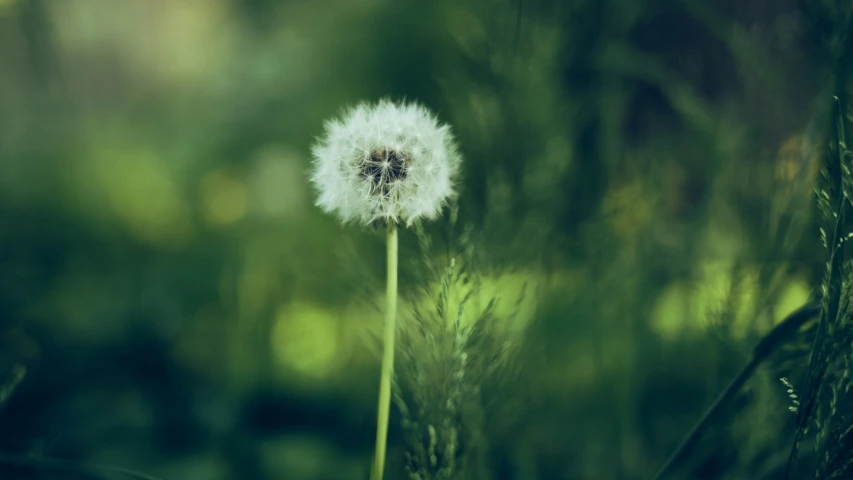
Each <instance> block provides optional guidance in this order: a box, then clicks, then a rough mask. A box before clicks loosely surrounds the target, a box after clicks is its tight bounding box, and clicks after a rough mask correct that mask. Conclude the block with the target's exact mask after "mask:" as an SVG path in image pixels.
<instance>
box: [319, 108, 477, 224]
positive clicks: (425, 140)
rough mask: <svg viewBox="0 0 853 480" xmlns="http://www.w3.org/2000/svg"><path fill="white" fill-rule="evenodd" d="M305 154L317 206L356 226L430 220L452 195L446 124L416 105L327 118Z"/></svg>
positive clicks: (452, 158) (452, 159)
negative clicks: (310, 156)
mask: <svg viewBox="0 0 853 480" xmlns="http://www.w3.org/2000/svg"><path fill="white" fill-rule="evenodd" d="M313 157H314V158H313V169H312V172H311V182H312V183H313V184H314V186H315V188H316V189H317V191H318V193H319V196H318V198H317V202H316V203H317V205H318V206H319V207H320V208H322V209H323V210H324V211H326V212H328V213H333V214H335V215H336V216H338V217H339V218H340V219H341V220H342V221H343V223H349V222H360V223H362V224H364V225H367V224H370V223H373V222H376V221H380V222H385V223H405V224H406V225H411V224H412V222H414V221H415V220H416V219H418V218H426V219H434V218H436V217H437V216H438V215H439V213H440V212H441V209H442V207H443V206H444V204H445V203H446V202H447V200H448V199H449V198H450V197H451V196H452V195H454V182H455V180H456V176H457V175H458V171H459V164H460V157H459V153H458V150H457V147H456V142H455V140H454V138H453V134H452V133H451V131H450V127H448V126H447V125H443V124H440V123H439V122H438V121H437V120H436V118H435V116H433V114H432V113H430V112H429V110H427V109H426V108H424V107H422V106H420V105H418V104H417V103H399V104H398V103H393V102H391V101H389V100H382V101H380V102H378V103H377V104H375V105H370V104H366V103H362V104H359V105H357V106H355V107H354V108H351V109H349V110H348V111H346V112H344V114H343V115H342V116H341V118H336V119H333V120H330V121H328V122H327V123H326V132H325V136H324V137H323V138H321V139H320V140H319V141H318V142H317V143H316V144H315V145H314V148H313Z"/></svg>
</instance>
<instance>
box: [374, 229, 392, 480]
mask: <svg viewBox="0 0 853 480" xmlns="http://www.w3.org/2000/svg"><path fill="white" fill-rule="evenodd" d="M387 237H388V260H387V262H388V273H387V275H388V283H387V287H386V291H385V295H386V299H385V300H386V303H385V334H384V337H383V342H382V376H381V377H380V379H379V412H378V413H377V418H376V453H375V456H374V458H373V470H372V472H371V475H370V478H371V480H382V474H383V472H384V470H385V450H386V447H387V444H388V416H389V414H390V411H391V376H392V375H393V372H394V330H395V328H396V326H395V323H396V317H397V225H396V224H395V223H394V222H388V233H387Z"/></svg>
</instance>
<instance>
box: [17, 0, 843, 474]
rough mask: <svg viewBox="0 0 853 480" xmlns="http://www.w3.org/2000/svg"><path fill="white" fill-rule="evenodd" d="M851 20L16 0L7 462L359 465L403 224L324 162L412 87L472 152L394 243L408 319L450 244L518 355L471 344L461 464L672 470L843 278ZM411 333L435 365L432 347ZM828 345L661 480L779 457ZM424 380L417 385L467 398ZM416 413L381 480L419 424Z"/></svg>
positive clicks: (457, 6) (629, 6) (578, 7)
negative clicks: (673, 460)
mask: <svg viewBox="0 0 853 480" xmlns="http://www.w3.org/2000/svg"><path fill="white" fill-rule="evenodd" d="M850 11H851V9H850V7H849V6H847V4H846V2H843V1H840V0H839V1H835V0H821V1H813V2H797V1H795V0H772V1H771V0H766V1H765V0H749V1H744V0H722V1H710V0H644V1H638V0H562V1H561V0H434V1H414V0H413V1H390V0H357V1H356V0H313V1H307V0H302V1H300V0H292V1H272V0H205V1H201V0H181V1H167V0H123V1H116V0H0V342H2V346H0V378H2V379H4V380H3V381H2V382H0V385H4V387H3V388H2V390H0V408H2V410H0V452H3V453H2V454H0V462H1V463H0V477H2V478H15V479H18V478H20V479H29V478H39V479H41V478H63V479H76V478H93V477H92V475H94V473H91V472H90V473H85V472H83V471H82V469H81V468H80V467H81V465H82V464H81V463H76V462H82V463H85V464H86V465H91V464H98V465H115V466H121V467H127V468H133V469H135V470H139V471H143V472H146V474H149V475H151V476H154V477H157V478H162V479H190V478H191V479H198V480H219V479H222V480H225V479H259V480H260V479H267V478H269V479H273V478H275V479H284V478H286V479H293V480H302V479H305V480H309V479H312V480H315V479H316V480H320V479H330V480H331V479H334V480H347V479H362V478H366V474H367V471H368V467H369V462H370V456H371V449H372V441H373V435H374V433H373V429H374V428H375V424H374V421H375V409H376V405H375V392H376V388H377V383H378V379H379V360H378V357H377V356H376V354H375V348H374V342H373V341H372V336H371V334H370V332H371V331H372V330H375V329H376V325H377V324H378V323H379V322H381V318H382V317H381V314H378V313H377V312H376V310H375V307H374V304H377V303H378V304H381V302H379V300H380V299H381V295H382V293H383V287H382V282H383V274H384V265H383V262H384V243H383V238H382V235H381V234H379V233H376V232H373V231H370V230H364V231H362V230H358V229H356V228H341V227H340V226H339V225H338V224H337V223H336V222H335V220H334V218H332V217H330V216H327V215H323V214H321V213H320V212H319V210H318V209H317V208H315V207H314V206H313V195H314V194H313V192H312V191H311V190H310V189H309V186H308V184H307V181H306V171H307V168H308V163H309V160H310V159H309V154H310V145H311V143H312V142H313V138H314V137H315V136H317V135H319V134H321V132H322V125H323V121H324V119H326V118H327V117H329V116H331V115H334V114H336V113H337V112H338V111H339V109H340V108H341V107H342V106H345V105H347V104H353V103H355V102H357V101H360V100H376V99H378V98H381V97H385V96H390V97H392V98H397V99H400V98H408V99H417V100H419V101H421V102H423V103H424V104H426V105H427V106H429V107H430V108H432V109H433V110H435V111H436V112H438V115H439V117H440V118H441V120H442V121H445V122H448V123H450V124H451V125H453V127H454V131H455V132H456V135H457V137H458V139H459V141H460V144H461V148H462V153H463V155H464V159H465V160H464V162H465V163H464V178H463V181H462V185H461V196H460V199H459V205H458V221H457V222H455V223H454V222H451V221H450V217H451V215H446V216H445V219H444V220H442V221H440V222H436V223H434V224H429V225H426V226H425V228H426V231H425V232H424V233H423V235H421V237H422V238H420V239H419V238H418V235H416V232H414V231H411V230H410V231H406V232H403V233H402V236H401V258H402V259H403V260H402V263H401V273H400V275H401V277H400V278H401V294H402V295H403V296H404V298H405V299H406V300H405V301H404V303H403V304H402V305H401V312H402V313H401V315H402V317H401V318H402V320H401V321H402V322H404V323H405V322H406V321H409V322H413V321H414V322H418V321H420V322H423V321H425V320H424V318H425V317H423V316H420V317H418V316H416V315H415V314H414V312H415V310H416V309H415V307H414V306H415V305H420V304H419V303H418V302H421V301H423V302H426V303H425V304H426V305H428V304H430V302H433V301H434V300H435V299H434V297H435V295H437V293H436V292H439V291H440V290H441V287H440V285H441V284H440V279H437V278H434V277H430V276H429V275H430V274H431V273H430V272H431V271H430V269H429V268H427V266H429V265H433V266H434V267H435V271H437V272H439V277H441V275H443V273H442V272H445V268H446V267H447V266H448V265H449V263H450V258H453V259H454V262H455V261H456V259H457V258H458V259H459V265H466V268H470V269H471V271H472V272H474V271H476V277H477V278H478V280H477V281H476V282H475V283H476V285H478V289H477V290H476V292H475V295H473V296H472V297H471V299H470V303H467V304H466V305H467V306H466V308H467V309H468V310H469V311H471V312H475V313H477V312H482V311H483V310H484V309H487V305H488V302H489V300H490V299H492V298H496V299H497V303H496V304H494V305H493V307H492V308H491V309H487V310H488V311H487V313H489V315H486V317H487V318H485V319H481V320H482V322H487V321H488V322H495V321H496V320H493V319H494V318H497V319H503V320H504V322H503V323H502V324H501V325H502V326H501V327H500V328H493V327H491V326H487V327H484V328H486V329H487V330H488V332H491V333H489V334H488V335H486V336H487V337H489V335H490V337H489V338H492V339H493V340H494V339H495V338H498V339H500V340H501V341H500V342H497V343H494V342H493V343H494V344H489V345H486V343H488V342H486V343H483V342H480V341H479V340H478V341H477V342H474V341H472V342H471V343H466V345H467V346H466V348H468V350H467V357H466V358H470V359H480V361H479V363H477V362H474V363H475V364H474V366H472V367H471V370H470V371H467V372H466V374H467V375H468V376H467V377H465V379H466V380H465V382H467V383H465V382H462V383H459V382H457V384H454V385H457V387H454V388H457V389H463V387H462V386H459V385H463V386H464V385H467V386H469V387H470V386H476V388H473V387H471V388H470V389H469V388H468V387H465V388H464V389H463V390H465V391H466V392H469V393H470V392H474V393H476V398H477V400H476V402H475V403H476V406H477V408H476V409H472V408H468V407H464V406H460V407H459V411H460V412H462V413H459V412H456V413H454V414H453V415H452V416H451V417H450V418H451V420H452V421H451V423H453V425H457V426H458V427H459V428H460V429H462V430H465V431H467V432H468V434H467V436H466V437H465V438H466V440H465V442H463V443H460V444H459V445H458V452H457V453H454V455H457V456H459V458H463V457H464V458H465V459H467V460H466V463H465V465H466V467H465V468H466V469H467V470H466V472H467V473H465V474H464V475H465V476H464V477H463V476H462V475H463V474H461V473H460V474H458V475H457V477H456V478H484V479H485V478H489V479H492V478H493V479H513V480H515V479H518V480H534V479H548V480H550V479H592V480H599V479H600V480H607V479H634V478H648V477H649V476H651V475H652V474H653V473H654V471H655V470H656V468H657V467H658V466H660V464H661V463H662V462H663V461H664V459H665V458H666V457H667V455H668V454H669V452H670V451H671V450H672V449H673V448H674V447H675V445H676V444H677V443H678V441H679V439H680V438H681V437H682V435H683V434H684V433H685V432H686V431H687V430H689V428H690V426H691V425H692V424H693V423H694V422H695V421H696V420H697V419H698V418H699V416H700V415H701V413H702V411H703V410H704V408H705V407H706V406H707V405H708V404H709V403H710V402H711V401H712V399H713V398H714V397H715V396H716V395H717V393H719V392H720V391H721V390H722V389H723V388H724V386H725V385H726V384H727V383H728V381H729V379H730V378H731V377H732V376H734V375H735V374H736V372H737V371H738V370H739V369H740V368H741V367H742V366H743V365H744V364H746V363H747V361H748V360H749V358H750V356H751V352H752V348H753V346H754V345H755V344H756V342H757V341H758V339H759V338H760V337H761V335H763V334H764V333H766V332H767V331H768V330H769V329H770V328H771V327H772V326H773V325H774V324H776V323H778V322H779V321H780V320H781V319H782V318H783V317H784V316H785V315H787V314H788V313H790V312H791V311H793V310H794V309H796V308H797V307H799V306H801V305H802V304H804V303H806V302H808V301H809V300H810V299H814V298H817V297H818V295H819V293H820V286H821V282H822V281H823V276H824V272H825V268H826V249H825V248H824V247H823V246H822V245H821V243H820V235H819V230H818V227H819V225H823V223H822V219H821V217H820V215H819V214H818V209H817V208H816V206H817V202H816V200H815V195H814V189H815V188H816V187H817V186H818V182H819V179H820V176H819V171H820V168H821V167H822V165H823V162H824V157H825V155H826V153H827V151H826V148H825V146H826V145H827V144H828V142H829V140H830V139H831V138H832V135H834V134H835V131H834V129H833V128H830V125H833V126H834V123H833V120H832V118H834V117H832V115H830V113H831V112H832V109H833V102H832V96H833V95H836V96H839V97H840V100H841V101H842V103H845V102H846V94H847V91H848V82H847V80H846V76H845V75H844V68H843V67H844V66H845V65H848V64H849V63H850V60H851V53H850V52H851V51H853V49H851V48H850V47H849V45H848V44H849V43H850V42H851V41H850V40H849V35H848V32H849V27H850V23H849V19H850ZM848 131H850V129H849V128H848ZM448 232H453V233H452V234H451V235H448V234H447V233H448ZM466 232H467V233H466ZM380 233H381V232H380ZM424 237H425V238H428V239H430V240H429V242H426V241H425V240H424ZM466 252H467V253H466ZM463 259H464V261H463ZM454 264H455V263H454ZM436 281H437V282H439V283H437V284H436V283H430V282H436ZM424 285H427V286H429V285H432V286H433V287H434V288H423V287H424ZM436 285H439V286H436ZM521 292H524V295H523V296H521V299H520V300H518V299H519V296H520V294H521ZM449 298H451V299H450V300H446V301H447V306H448V308H450V307H453V306H458V302H459V300H458V299H457V298H456V297H449ZM454 302H456V303H454ZM475 317H478V315H473V317H472V318H475ZM472 321H473V320H472ZM484 325H485V324H484ZM489 325H491V324H489ZM442 331H443V330H442ZM469 333H470V332H469ZM454 334H455V335H457V336H458V335H460V334H459V332H458V331H457V332H455V333H454ZM465 335H468V333H466V334H465ZM476 335H477V334H474V336H473V337H470V335H469V336H465V337H464V338H465V339H466V342H467V341H468V340H467V339H469V337H470V338H473V339H476V338H477V337H476ZM405 338H406V339H407V341H404V342H402V345H403V348H407V349H408V350H406V351H407V352H409V353H410V355H409V356H408V357H406V356H404V357H401V358H402V360H401V362H402V363H401V366H400V367H399V369H400V370H401V371H402V372H403V373H407V372H408V373H411V372H415V371H417V368H418V367H417V365H424V363H418V360H417V358H425V357H423V356H428V352H429V350H428V349H427V350H424V348H426V347H424V344H423V342H421V341H419V340H418V338H419V337H417V336H414V337H405ZM460 338H461V337H460ZM507 342H509V343H507ZM809 342H810V336H809V334H808V333H805V334H803V335H802V338H798V339H794V340H793V341H792V342H789V344H787V345H786V347H785V348H784V349H783V350H784V351H783V352H782V353H780V354H777V355H775V356H774V357H772V358H771V360H770V362H769V364H768V365H765V366H764V367H762V368H760V369H759V370H758V372H757V373H756V375H755V376H754V377H753V378H752V379H751V380H750V381H749V382H748V383H747V385H746V387H745V388H744V390H743V392H742V394H740V395H739V396H737V397H736V399H735V400H734V401H733V402H732V404H731V405H728V406H727V407H726V409H725V412H724V415H722V416H721V417H720V419H719V420H717V421H716V422H714V424H713V425H712V427H711V428H710V429H709V430H708V431H707V432H706V433H705V435H704V436H703V437H702V439H701V440H700V441H699V443H698V444H697V446H696V447H695V448H694V449H693V451H692V452H691V454H690V455H689V456H688V457H687V459H686V460H685V461H684V462H683V463H682V464H680V465H679V466H678V467H677V468H676V470H675V471H673V474H672V478H692V479H701V478H708V479H711V478H713V479H718V478H727V479H756V480H763V479H776V478H784V472H785V467H786V464H787V461H788V453H789V451H790V450H791V445H792V442H793V439H794V432H795V427H796V423H797V422H796V420H797V419H796V415H793V414H792V413H791V412H790V411H789V410H788V407H789V406H791V400H790V399H789V398H788V394H787V393H786V387H785V386H784V385H782V384H781V383H780V382H779V381H778V378H779V377H782V376H785V377H788V378H789V379H790V380H791V381H792V382H793V384H794V386H799V385H802V384H803V382H804V381H805V380H804V379H805V375H806V369H807V367H808V361H809V349H810V343H809ZM498 344H499V345H505V344H506V345H508V344H512V345H513V346H514V347H513V348H512V349H511V353H506V351H509V350H505V349H503V347H501V348H498V347H496V346H495V345H498ZM430 348H432V347H430ZM435 348H436V349H439V350H440V349H441V348H443V347H440V346H436V347H435ZM453 348H455V347H453ZM453 348H451V347H447V350H446V351H447V352H450V353H449V355H451V356H452V355H457V357H458V355H461V353H460V352H461V350H459V349H457V350H453ZM460 348H461V347H460ZM421 350H424V351H425V352H427V353H423V356H422V357H418V355H419V353H418V352H420V351H421ZM442 351H444V350H442ZM454 352H455V353H454ZM487 353H488V354H489V355H498V356H500V355H504V356H502V357H500V358H501V359H502V360H501V362H502V363H500V365H501V371H500V372H498V373H495V372H493V371H491V370H489V369H488V368H487V366H488V364H487V362H484V361H482V359H483V358H486V357H485V355H486V354H487ZM505 353H506V354H505ZM457 357H453V358H457ZM448 358H449V357H448ZM458 358H461V357H458ZM488 358H492V357H488ZM495 358H497V357H495ZM407 361H409V362H410V363H406V362H407ZM454 365H455V364H454ZM477 365H479V366H477ZM412 378H414V380H415V381H414V382H409V383H405V382H403V386H404V390H403V391H402V392H401V394H402V397H405V400H407V403H406V404H407V405H409V404H412V398H413V397H412V395H416V394H418V388H421V389H423V390H422V392H433V391H438V390H437V389H441V388H444V387H445V386H446V383H442V382H445V380H442V379H443V378H444V377H441V376H437V377H435V378H433V377H429V376H428V375H427V376H421V377H417V376H414V377H412ZM418 379H420V380H421V381H422V383H421V384H419V383H418V382H417V380H418ZM424 379H426V380H424ZM430 379H432V380H430ZM423 382H426V383H423ZM429 382H433V383H429ZM418 385H421V386H420V387H418ZM459 391H462V390H459ZM422 392H421V393H422ZM402 397H401V399H403V398H402ZM454 398H455V397H454ZM460 398H461V397H460ZM466 398H467V397H466ZM471 398H473V397H471ZM435 403H436V401H434V400H429V401H427V405H430V404H435ZM460 405H462V404H461V403H460ZM469 407H470V405H469ZM475 410H476V413H471V412H474V411H475ZM413 412H414V410H413ZM410 413H411V412H410ZM414 414H417V412H415V413H414ZM424 415H428V412H427V413H424ZM403 420H404V416H401V415H400V411H399V410H394V411H392V428H391V434H390V435H391V436H390V454H389V467H388V468H389V474H388V478H401V479H402V478H409V476H408V475H407V474H406V473H405V470H404V467H405V463H406V460H405V459H406V455H405V453H406V452H407V451H408V452H409V453H410V454H411V453H412V451H413V450H412V446H411V445H412V444H413V443H412V442H414V444H417V443H418V439H419V438H420V437H418V436H417V435H415V437H414V438H415V440H414V441H412V440H411V438H412V437H410V436H408V435H410V434H411V429H409V430H407V428H404V427H406V426H407V425H409V424H408V423H405V422H404V421H403ZM407 438H408V440H407ZM806 443H810V442H804V446H803V447H802V449H801V450H802V451H801V452H800V454H801V456H802V455H805V456H806V457H808V455H810V453H809V450H808V448H807V446H806V445H805V444H806ZM424 458H426V457H424ZM51 459H53V460H56V459H62V460H65V461H70V462H75V463H74V464H73V465H71V464H65V463H57V462H55V461H53V460H51ZM445 460H447V459H446V458H445V459H443V461H445ZM423 468H428V467H423ZM103 475H107V476H108V475H111V473H109V472H106V473H103ZM103 475H102V476H103ZM109 478H111V477H109ZM116 478H119V477H116ZM435 478H442V477H440V476H436V477H435ZM423 480H426V479H425V478H424V479H423Z"/></svg>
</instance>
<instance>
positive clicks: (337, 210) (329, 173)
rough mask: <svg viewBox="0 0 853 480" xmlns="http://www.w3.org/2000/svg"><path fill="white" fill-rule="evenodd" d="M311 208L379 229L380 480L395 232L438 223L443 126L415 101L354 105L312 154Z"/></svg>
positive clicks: (448, 142)
mask: <svg viewBox="0 0 853 480" xmlns="http://www.w3.org/2000/svg"><path fill="white" fill-rule="evenodd" d="M313 156H314V161H313V170H312V172H311V182H312V183H313V184H314V186H315V188H316V189H317V192H318V194H319V195H318V198H317V202H316V203H317V205H318V206H319V207H320V208H322V209H323V210H324V211H325V212H327V213H333V214H335V215H336V216H337V217H338V218H339V219H340V220H341V221H342V223H344V224H348V223H361V224H362V225H364V226H366V225H371V224H373V225H376V224H377V223H380V224H385V226H386V227H387V233H386V235H387V254H388V255H387V269H388V270H387V290H386V307H385V327H384V334H383V349H382V350H383V354H382V373H381V376H380V382H379V413H378V415H377V425H376V427H377V428H376V451H375V455H374V459H373V467H372V471H371V478H372V479H374V480H382V476H383V471H384V467H385V450H386V444H387V436H388V416H389V412H390V409H391V378H392V375H393V370H394V330H395V320H396V310H397V226H398V225H400V224H405V225H406V226H411V225H412V224H413V223H414V222H415V221H416V220H419V219H434V218H436V217H438V215H439V213H440V212H441V209H442V207H443V206H444V204H445V203H446V202H447V200H448V199H449V198H450V197H451V196H452V195H454V180H455V178H456V175H457V173H458V170H459V164H460V157H459V153H458V151H457V148H456V143H455V141H454V139H453V135H452V133H451V131H450V127H448V126H447V125H442V124H439V122H438V121H437V120H436V118H435V117H434V116H433V115H432V114H431V113H430V112H429V111H428V110H427V109H426V108H424V107H422V106H420V105H418V104H416V103H408V104H406V103H393V102H391V101H388V100H382V101H380V102H379V103H377V104H375V105H369V104H365V103H362V104H360V105H357V106H356V107H354V108H352V109H349V110H348V111H346V112H345V113H344V114H343V115H342V117H341V118H336V119H333V120H330V121H329V122H327V123H326V134H325V136H324V137H323V138H322V139H321V140H320V141H318V142H317V144H315V146H314V148H313Z"/></svg>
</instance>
